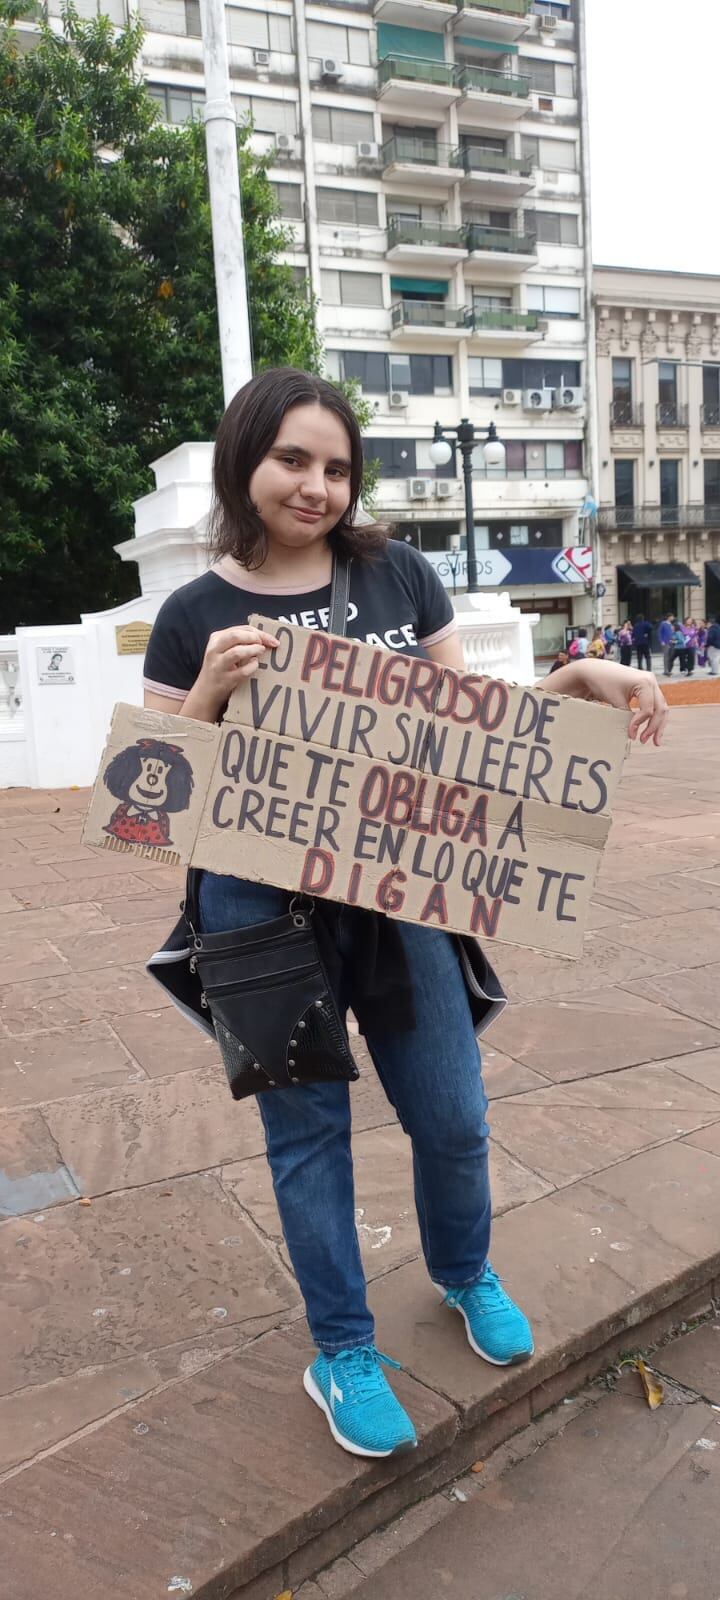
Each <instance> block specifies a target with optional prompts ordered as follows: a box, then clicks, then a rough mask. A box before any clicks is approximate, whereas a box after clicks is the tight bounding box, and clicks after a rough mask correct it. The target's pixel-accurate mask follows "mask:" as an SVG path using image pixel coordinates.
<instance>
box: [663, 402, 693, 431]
mask: <svg viewBox="0 0 720 1600" xmlns="http://www.w3.org/2000/svg"><path fill="white" fill-rule="evenodd" d="M655 419H656V422H657V425H658V427H659V428H686V427H687V425H688V408H687V406H681V405H678V403H677V401H676V400H661V401H660V403H659V405H657V406H656V407H655Z"/></svg>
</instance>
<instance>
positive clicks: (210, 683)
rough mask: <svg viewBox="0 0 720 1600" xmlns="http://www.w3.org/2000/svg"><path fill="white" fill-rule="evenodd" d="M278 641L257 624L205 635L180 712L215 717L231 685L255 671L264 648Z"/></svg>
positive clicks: (224, 701)
mask: <svg viewBox="0 0 720 1600" xmlns="http://www.w3.org/2000/svg"><path fill="white" fill-rule="evenodd" d="M278 643H279V641H278V640H277V639H276V638H275V635H274V634H272V633H265V632H264V631H263V629H261V628H251V627H244V628H221V629H220V631H219V632H218V633H211V635H210V638H209V639H208V642H207V645H206V648H205V656H204V658H203V664H202V666H201V668H200V671H199V673H198V676H197V678H196V681H195V683H194V685H193V687H192V689H191V690H190V693H189V695H188V697H187V700H186V701H185V704H184V706H183V708H182V709H183V715H184V716H187V717H193V716H194V717H197V718H198V719H199V720H201V721H213V722H214V721H215V719H216V717H217V714H218V712H219V711H220V710H221V709H222V707H223V706H224V705H226V704H227V702H228V700H229V699H230V696H231V694H232V692H233V689H236V688H237V685H238V684H239V683H242V681H243V679H244V678H249V677H250V676H251V674H252V673H253V672H257V666H258V661H259V660H260V657H261V655H263V653H264V652H265V650H275V649H276V648H277V645H278Z"/></svg>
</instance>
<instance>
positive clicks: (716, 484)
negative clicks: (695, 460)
mask: <svg viewBox="0 0 720 1600" xmlns="http://www.w3.org/2000/svg"><path fill="white" fill-rule="evenodd" d="M705 504H706V506H720V461H706V462H705Z"/></svg>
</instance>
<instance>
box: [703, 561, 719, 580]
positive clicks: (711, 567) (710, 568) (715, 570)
mask: <svg viewBox="0 0 720 1600" xmlns="http://www.w3.org/2000/svg"><path fill="white" fill-rule="evenodd" d="M705 571H706V572H709V573H710V575H711V577H713V578H717V580H718V583H720V561H706V562H705Z"/></svg>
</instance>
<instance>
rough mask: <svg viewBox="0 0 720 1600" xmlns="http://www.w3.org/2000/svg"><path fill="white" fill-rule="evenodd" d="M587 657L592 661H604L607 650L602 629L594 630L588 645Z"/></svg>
mask: <svg viewBox="0 0 720 1600" xmlns="http://www.w3.org/2000/svg"><path fill="white" fill-rule="evenodd" d="M588 655H589V656H590V658H591V659H592V660H594V661H605V659H606V657H607V650H606V648H605V638H604V635H603V631H602V628H596V629H595V632H594V633H593V636H592V639H591V640H590V643H589V645H588Z"/></svg>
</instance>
